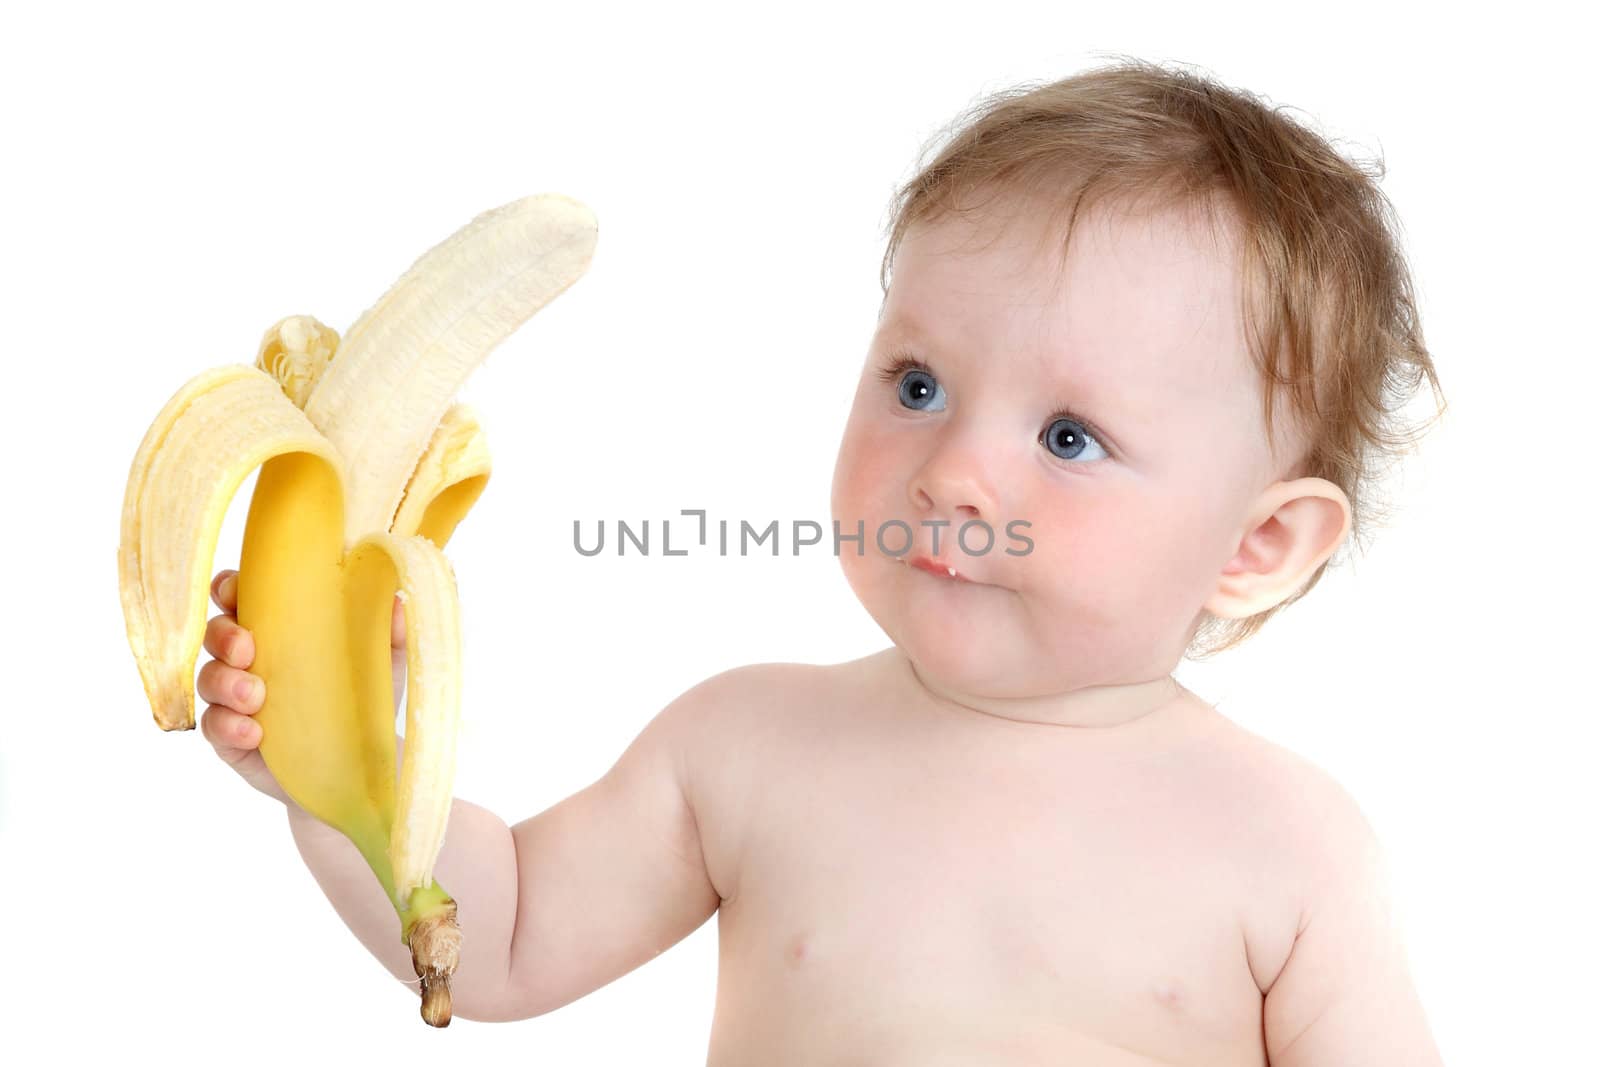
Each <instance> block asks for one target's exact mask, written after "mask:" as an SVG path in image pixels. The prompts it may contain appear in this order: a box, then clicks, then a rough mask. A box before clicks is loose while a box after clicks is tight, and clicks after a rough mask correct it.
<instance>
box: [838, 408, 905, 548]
mask: <svg viewBox="0 0 1600 1067" xmlns="http://www.w3.org/2000/svg"><path fill="white" fill-rule="evenodd" d="M900 467H901V462H900V457H899V455H898V454H897V453H896V451H895V448H894V443H893V441H892V440H891V439H890V438H889V436H888V435H886V434H875V433H871V432H869V431H865V430H857V429H853V430H852V431H851V433H850V434H849V435H848V436H847V437H846V439H845V440H844V442H843V443H842V445H841V447H840V456H839V465H838V470H837V472H836V476H835V478H834V491H833V506H834V518H836V519H838V520H839V521H840V523H841V524H846V525H848V524H853V523H854V522H855V521H856V520H857V519H864V520H867V521H868V522H869V523H870V522H871V521H872V520H873V519H874V518H876V517H877V513H878V512H880V511H882V510H884V508H885V507H892V506H893V503H894V501H895V499H896V496H895V485H896V481H897V479H899V478H900V475H899V470H900Z"/></svg>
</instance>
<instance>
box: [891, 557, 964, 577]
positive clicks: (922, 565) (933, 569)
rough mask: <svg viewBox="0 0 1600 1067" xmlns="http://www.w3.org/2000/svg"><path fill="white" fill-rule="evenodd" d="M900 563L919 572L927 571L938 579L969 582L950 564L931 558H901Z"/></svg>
mask: <svg viewBox="0 0 1600 1067" xmlns="http://www.w3.org/2000/svg"><path fill="white" fill-rule="evenodd" d="M900 562H902V563H905V564H907V565H908V566H911V567H915V568H917V570H919V571H927V572H928V573H929V574H934V575H938V576H939V577H940V578H949V579H951V580H953V581H957V582H968V581H971V579H970V578H967V577H965V576H964V575H962V574H961V573H960V572H959V571H957V570H956V569H955V568H954V567H952V566H951V565H950V564H948V563H946V562H944V561H943V560H937V559H934V558H933V557H931V556H909V557H902V559H901V561H900Z"/></svg>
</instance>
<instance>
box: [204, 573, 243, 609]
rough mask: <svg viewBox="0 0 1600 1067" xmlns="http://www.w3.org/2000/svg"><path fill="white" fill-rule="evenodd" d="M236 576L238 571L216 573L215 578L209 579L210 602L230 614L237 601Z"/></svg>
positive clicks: (237, 585) (237, 582) (237, 583)
mask: <svg viewBox="0 0 1600 1067" xmlns="http://www.w3.org/2000/svg"><path fill="white" fill-rule="evenodd" d="M238 576H239V572H238V571H218V572H217V576H216V577H215V578H213V579H211V599H212V601H214V602H215V603H216V605H217V607H219V608H221V609H222V610H223V611H226V612H228V613H230V614H232V613H233V609H234V606H235V605H236V604H237V603H238V599H239V581H238Z"/></svg>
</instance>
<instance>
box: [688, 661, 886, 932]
mask: <svg viewBox="0 0 1600 1067" xmlns="http://www.w3.org/2000/svg"><path fill="white" fill-rule="evenodd" d="M861 662H862V661H853V662H852V663H838V664H815V663H750V664H745V665H743V666H739V667H733V668H730V669H728V670H726V671H722V672H720V673H718V674H714V675H712V676H711V677H709V678H707V679H705V680H704V681H702V682H700V683H699V684H697V685H695V686H693V687H692V688H690V689H689V690H687V691H686V692H685V693H684V694H683V695H682V696H680V697H678V699H677V700H676V701H674V707H673V708H672V709H671V710H672V712H673V713H675V714H676V715H677V718H678V735H677V736H678V740H679V744H680V751H681V754H682V767H683V771H682V775H683V785H684V796H685V798H686V799H687V800H688V803H689V807H690V808H691V810H692V811H693V812H694V818H695V823H696V825H697V827H698V828H699V833H700V840H701V848H702V851H703V854H704V856H705V861H706V868H707V871H708V873H709V875H710V877H711V880H712V882H713V883H714V884H715V885H716V886H717V888H718V891H719V892H720V893H721V895H722V897H723V899H724V900H725V901H731V900H732V899H734V898H735V897H736V896H737V894H738V886H739V871H740V869H741V866H742V864H741V857H742V856H743V853H744V842H745V838H746V834H747V831H748V829H749V823H750V820H752V819H757V818H759V813H760V811H761V806H762V803H763V802H764V800H767V799H770V798H769V797H768V796H767V794H769V793H770V792H771V785H772V782H773V780H774V770H775V768H777V767H778V766H779V765H780V761H792V760H794V759H796V758H797V757H798V753H799V752H800V751H801V750H802V748H803V747H804V742H803V740H802V739H803V737H804V736H805V735H806V734H808V733H809V732H811V731H812V730H814V729H815V720H816V715H817V713H818V712H819V709H820V710H824V711H825V710H826V709H830V708H837V707H839V706H840V705H841V703H842V701H843V699H844V696H845V694H846V693H847V691H849V690H850V688H851V686H852V683H853V681H855V680H856V676H857V675H858V673H859V670H860V667H859V664H860V663H861Z"/></svg>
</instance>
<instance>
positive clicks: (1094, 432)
mask: <svg viewBox="0 0 1600 1067" xmlns="http://www.w3.org/2000/svg"><path fill="white" fill-rule="evenodd" d="M910 370H918V371H921V372H922V373H923V374H926V375H927V376H928V377H930V378H935V379H937V378H938V375H937V374H934V373H933V368H932V367H930V366H928V365H927V364H926V363H924V362H923V361H922V360H920V359H918V358H917V357H915V356H910V355H906V354H904V353H900V354H898V355H896V356H895V357H894V358H893V359H891V360H890V362H889V365H888V366H887V367H884V368H883V369H882V370H880V371H879V372H878V380H879V381H881V382H883V383H884V384H885V385H895V384H898V383H899V381H900V376H901V375H902V374H904V373H905V372H906V371H910ZM1057 419H1068V420H1070V421H1072V422H1075V423H1077V424H1078V425H1079V426H1082V427H1083V428H1084V429H1085V430H1087V431H1088V432H1089V436H1090V437H1093V438H1094V439H1095V440H1096V441H1099V442H1100V444H1101V447H1103V448H1104V449H1105V450H1106V451H1107V452H1108V453H1109V452H1111V445H1110V444H1109V443H1108V442H1107V441H1106V436H1105V434H1103V433H1101V432H1100V430H1099V428H1098V427H1096V426H1095V424H1094V423H1092V422H1090V421H1089V420H1088V419H1085V418H1083V417H1082V416H1079V415H1075V414H1073V413H1072V411H1071V410H1069V409H1067V408H1061V409H1059V410H1057V411H1053V412H1051V413H1050V415H1049V417H1048V418H1046V419H1045V420H1044V425H1045V429H1049V427H1050V425H1051V424H1052V423H1054V422H1055V421H1056V420H1057ZM1039 435H1040V437H1041V439H1042V438H1043V436H1044V431H1043V430H1041V431H1040V434H1039Z"/></svg>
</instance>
